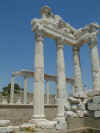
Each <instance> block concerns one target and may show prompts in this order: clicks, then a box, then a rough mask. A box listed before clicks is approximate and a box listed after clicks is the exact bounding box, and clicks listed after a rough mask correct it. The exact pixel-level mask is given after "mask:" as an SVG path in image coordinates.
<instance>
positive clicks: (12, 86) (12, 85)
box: [10, 76, 14, 104]
mask: <svg viewBox="0 0 100 133" xmlns="http://www.w3.org/2000/svg"><path fill="white" fill-rule="evenodd" d="M13 103H14V76H12V77H11V90H10V104H13Z"/></svg>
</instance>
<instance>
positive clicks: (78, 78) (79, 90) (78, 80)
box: [73, 46, 83, 97]
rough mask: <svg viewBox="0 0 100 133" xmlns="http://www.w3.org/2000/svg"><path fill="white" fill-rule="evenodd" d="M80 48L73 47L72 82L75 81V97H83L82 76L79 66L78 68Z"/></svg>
mask: <svg viewBox="0 0 100 133" xmlns="http://www.w3.org/2000/svg"><path fill="white" fill-rule="evenodd" d="M79 50H80V48H79V47H77V46H73V60H74V80H75V91H76V92H75V96H76V97H79V96H80V97H83V84H82V75H81V66H80V56H79Z"/></svg>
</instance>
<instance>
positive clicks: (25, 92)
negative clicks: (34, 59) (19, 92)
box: [24, 77, 28, 104]
mask: <svg viewBox="0 0 100 133" xmlns="http://www.w3.org/2000/svg"><path fill="white" fill-rule="evenodd" d="M27 103H28V101H27V77H24V104H27Z"/></svg>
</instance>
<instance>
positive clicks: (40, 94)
mask: <svg viewBox="0 0 100 133" xmlns="http://www.w3.org/2000/svg"><path fill="white" fill-rule="evenodd" d="M43 37H44V36H43V33H42V32H41V31H40V30H38V31H36V32H35V62H34V97H33V103H34V111H33V118H32V119H33V120H34V119H35V120H36V119H39V120H40V119H43V118H44V117H45V115H44V54H43Z"/></svg>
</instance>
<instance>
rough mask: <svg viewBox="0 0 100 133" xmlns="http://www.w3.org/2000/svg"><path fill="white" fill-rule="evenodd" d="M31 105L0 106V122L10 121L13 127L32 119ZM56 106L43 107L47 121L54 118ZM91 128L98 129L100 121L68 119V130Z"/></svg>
mask: <svg viewBox="0 0 100 133" xmlns="http://www.w3.org/2000/svg"><path fill="white" fill-rule="evenodd" d="M32 108H33V107H32V105H0V120H4V119H5V120H11V123H12V124H13V125H19V124H21V123H23V122H27V121H29V120H31V118H32V112H33V109H32ZM56 112H57V106H56V105H45V114H46V118H47V119H48V120H53V119H54V118H55V117H56ZM85 127H92V128H97V129H100V119H93V118H71V119H68V128H69V129H79V128H85Z"/></svg>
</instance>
